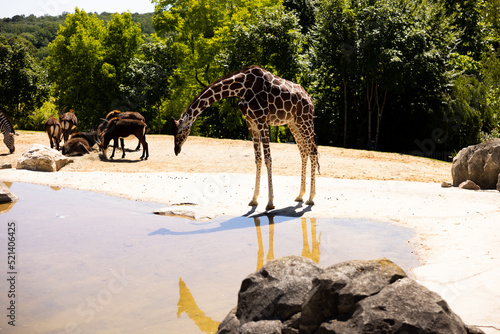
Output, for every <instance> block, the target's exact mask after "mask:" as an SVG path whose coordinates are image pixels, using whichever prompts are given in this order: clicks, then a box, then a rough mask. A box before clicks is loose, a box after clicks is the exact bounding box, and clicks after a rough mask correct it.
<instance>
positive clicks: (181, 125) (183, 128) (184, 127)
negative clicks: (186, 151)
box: [170, 117, 191, 155]
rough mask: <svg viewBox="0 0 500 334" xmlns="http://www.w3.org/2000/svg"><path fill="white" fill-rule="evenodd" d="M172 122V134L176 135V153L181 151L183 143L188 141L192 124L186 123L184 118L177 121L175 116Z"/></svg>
mask: <svg viewBox="0 0 500 334" xmlns="http://www.w3.org/2000/svg"><path fill="white" fill-rule="evenodd" d="M170 121H171V122H172V132H173V133H172V134H173V135H174V144H175V146H174V152H175V155H178V154H179V153H181V147H182V144H184V142H185V141H186V139H187V137H188V136H189V132H191V126H189V125H188V124H185V122H184V120H183V119H182V118H181V119H180V120H178V121H176V120H175V119H174V118H173V117H172V118H171V119H170Z"/></svg>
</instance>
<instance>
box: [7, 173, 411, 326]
mask: <svg viewBox="0 0 500 334" xmlns="http://www.w3.org/2000/svg"><path fill="white" fill-rule="evenodd" d="M10 188H11V190H12V191H13V192H14V193H15V194H16V195H17V196H19V198H20V200H19V201H18V202H17V203H15V204H14V205H13V206H10V207H7V206H5V205H4V206H0V212H2V210H3V211H4V213H2V214H0V221H1V222H2V224H1V226H2V229H3V230H2V231H0V240H1V242H0V244H1V246H2V249H1V250H0V256H1V258H2V259H6V257H7V255H6V252H7V250H6V248H7V246H6V233H7V228H6V226H7V222H11V221H14V222H15V223H16V226H17V245H16V252H17V254H16V260H17V261H16V262H17V263H16V264H17V268H16V269H17V272H18V276H17V286H16V289H17V300H16V305H17V313H16V327H15V328H12V327H11V326H7V322H6V321H5V316H3V315H2V317H1V318H2V319H4V320H2V322H0V328H1V329H0V332H5V333H169V334H170V333H211V332H215V331H216V329H217V326H218V323H219V322H220V321H222V320H223V319H224V317H225V316H226V315H227V313H228V312H229V311H230V310H231V309H232V308H233V307H234V306H235V305H236V302H237V293H238V290H239V287H240V284H241V281H242V280H243V279H244V278H245V277H246V276H247V275H248V274H250V273H251V272H253V271H255V270H256V269H258V268H260V267H261V266H262V265H263V264H264V263H266V262H267V261H269V260H271V259H274V258H278V257H282V256H287V255H301V256H305V257H308V258H310V259H312V260H313V261H314V262H316V263H318V264H319V265H320V266H323V267H327V266H330V265H332V264H335V263H338V262H341V261H346V260H351V259H375V258H380V257H387V258H389V259H391V260H392V261H394V262H396V263H397V264H399V265H400V266H401V267H403V269H405V270H406V271H407V272H409V271H410V270H411V268H413V267H416V266H418V262H417V259H416V257H415V256H414V254H413V253H412V250H411V248H410V247H409V245H408V240H409V239H411V237H412V236H413V231H411V230H408V229H404V228H400V227H396V226H392V225H390V224H386V223H383V222H376V221H367V220H352V219H336V218H331V219H315V218H304V217H302V218H300V217H299V218H290V217H280V216H276V217H268V216H261V217H255V218H246V217H237V218H228V217H221V218H217V219H215V220H213V221H210V222H195V221H191V220H187V219H182V218H172V217H163V216H156V215H154V214H152V212H153V211H154V210H155V209H158V208H160V207H162V205H161V204H158V203H147V202H136V201H129V200H124V199H120V198H114V197H110V196H106V195H103V194H98V193H92V192H84V191H76V190H71V189H59V188H50V187H46V186H39V185H32V184H24V183H14V184H12V185H10ZM5 211H6V212H5ZM5 262H6V261H4V263H5ZM5 274H6V270H3V272H2V275H5ZM0 287H2V288H1V290H2V291H0V301H1V303H0V304H1V305H2V309H3V305H6V303H7V300H6V299H7V298H6V297H7V293H6V291H4V284H2V285H0Z"/></svg>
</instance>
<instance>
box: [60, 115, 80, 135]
mask: <svg viewBox="0 0 500 334" xmlns="http://www.w3.org/2000/svg"><path fill="white" fill-rule="evenodd" d="M59 121H60V123H61V130H62V133H63V136H64V142H65V143H66V142H67V141H68V139H69V134H70V133H71V131H73V129H74V128H76V125H77V124H78V119H77V118H76V116H75V111H74V110H73V109H71V110H70V111H68V112H67V113H64V114H62V115H61V116H59Z"/></svg>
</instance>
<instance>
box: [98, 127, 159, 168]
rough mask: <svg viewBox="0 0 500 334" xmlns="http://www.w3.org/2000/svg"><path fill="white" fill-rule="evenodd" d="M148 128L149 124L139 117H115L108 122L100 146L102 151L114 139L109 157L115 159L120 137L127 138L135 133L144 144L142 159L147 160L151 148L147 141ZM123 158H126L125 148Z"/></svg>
mask: <svg viewBox="0 0 500 334" xmlns="http://www.w3.org/2000/svg"><path fill="white" fill-rule="evenodd" d="M146 128H147V125H146V123H144V122H143V121H140V120H137V119H119V118H118V117H115V118H113V119H111V120H110V121H109V122H108V125H107V126H106V128H105V129H104V132H103V134H102V137H101V143H100V144H99V147H100V148H101V151H102V152H105V151H106V149H107V148H108V146H109V142H110V141H111V139H113V140H114V145H113V153H112V154H111V156H110V157H109V158H110V159H113V157H114V156H115V150H116V147H117V146H118V138H125V137H128V136H131V135H134V136H136V137H137V139H139V142H140V143H141V144H142V149H143V151H142V156H141V160H142V159H144V160H147V159H148V157H149V150H148V143H147V142H146ZM123 158H125V150H123V155H122V159H123Z"/></svg>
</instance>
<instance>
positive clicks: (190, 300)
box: [177, 216, 321, 333]
mask: <svg viewBox="0 0 500 334" xmlns="http://www.w3.org/2000/svg"><path fill="white" fill-rule="evenodd" d="M267 217H268V219H269V250H268V252H267V257H266V261H270V260H273V259H274V216H267ZM253 219H254V224H255V229H256V231H257V244H258V247H259V249H258V250H257V270H259V269H260V268H262V266H263V265H264V253H265V252H264V243H263V241H262V231H261V221H260V218H259V217H253ZM310 220H311V246H310V245H309V237H308V233H307V218H304V217H302V218H301V224H302V254H301V255H302V256H303V257H307V258H309V259H311V260H312V261H314V262H315V263H319V260H320V251H319V245H320V243H321V233H320V234H319V236H317V235H316V218H310ZM179 294H180V298H179V302H178V303H177V306H178V310H177V317H180V316H181V314H182V312H186V314H187V315H188V317H189V318H190V319H191V320H192V321H193V322H194V323H195V324H196V326H198V328H199V329H200V330H201V331H202V332H204V333H215V332H217V328H218V326H219V322H217V321H215V320H213V319H212V318H210V317H208V316H206V315H205V312H203V311H202V310H201V309H200V308H199V307H198V305H197V304H196V301H195V299H194V297H193V295H192V294H191V291H189V288H188V287H187V285H186V283H184V281H183V280H182V278H180V279H179Z"/></svg>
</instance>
